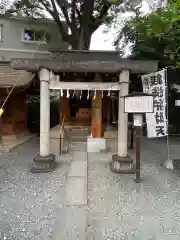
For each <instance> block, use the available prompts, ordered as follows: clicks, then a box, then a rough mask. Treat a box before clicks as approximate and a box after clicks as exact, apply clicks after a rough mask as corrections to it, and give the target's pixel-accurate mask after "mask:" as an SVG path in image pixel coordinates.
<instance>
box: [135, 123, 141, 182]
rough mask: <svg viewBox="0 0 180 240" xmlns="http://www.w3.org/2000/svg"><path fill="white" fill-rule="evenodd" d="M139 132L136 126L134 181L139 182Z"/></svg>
mask: <svg viewBox="0 0 180 240" xmlns="http://www.w3.org/2000/svg"><path fill="white" fill-rule="evenodd" d="M140 134H141V128H140V127H136V183H140Z"/></svg>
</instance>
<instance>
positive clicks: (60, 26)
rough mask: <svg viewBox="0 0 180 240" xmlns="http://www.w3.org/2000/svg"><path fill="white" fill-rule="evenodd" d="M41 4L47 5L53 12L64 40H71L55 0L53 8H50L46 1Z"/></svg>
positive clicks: (52, 14)
mask: <svg viewBox="0 0 180 240" xmlns="http://www.w3.org/2000/svg"><path fill="white" fill-rule="evenodd" d="M41 4H42V5H43V6H44V7H45V9H46V10H47V11H48V12H49V13H50V14H51V16H52V17H53V18H54V20H55V22H56V23H57V26H58V28H59V31H60V33H61V35H62V39H63V40H64V41H68V42H69V41H70V39H69V36H68V32H67V31H66V30H65V28H64V26H63V24H62V21H61V20H60V18H59V13H58V11H57V8H56V5H55V1H54V0H51V4H52V8H53V9H52V10H51V9H50V7H49V6H48V5H46V4H45V3H44V1H41Z"/></svg>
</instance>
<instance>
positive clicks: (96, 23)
mask: <svg viewBox="0 0 180 240" xmlns="http://www.w3.org/2000/svg"><path fill="white" fill-rule="evenodd" d="M111 5H112V4H110V3H108V2H107V3H105V4H104V5H103V6H102V8H101V11H100V14H99V16H98V17H97V18H95V19H94V23H93V26H92V28H93V31H95V30H96V29H97V28H98V27H99V26H100V25H101V24H102V23H103V18H104V17H105V16H106V15H107V13H108V10H109V8H110V7H111Z"/></svg>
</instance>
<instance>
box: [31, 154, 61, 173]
mask: <svg viewBox="0 0 180 240" xmlns="http://www.w3.org/2000/svg"><path fill="white" fill-rule="evenodd" d="M56 165H57V164H56V162H55V155H54V154H49V156H47V157H42V156H40V155H39V154H37V155H36V156H35V157H34V159H33V167H32V169H31V172H32V173H47V172H52V171H54V170H55V169H56Z"/></svg>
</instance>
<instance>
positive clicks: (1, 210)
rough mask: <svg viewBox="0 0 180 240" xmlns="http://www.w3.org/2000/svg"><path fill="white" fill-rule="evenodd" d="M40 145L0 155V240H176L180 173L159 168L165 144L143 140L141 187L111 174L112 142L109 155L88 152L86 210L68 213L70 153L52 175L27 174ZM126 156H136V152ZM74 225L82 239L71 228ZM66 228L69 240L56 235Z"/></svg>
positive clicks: (175, 148) (174, 147) (174, 148)
mask: <svg viewBox="0 0 180 240" xmlns="http://www.w3.org/2000/svg"><path fill="white" fill-rule="evenodd" d="M38 142H39V139H32V140H31V141H29V142H27V143H26V144H24V145H22V146H20V147H18V148H17V149H15V150H14V151H12V152H11V153H8V154H6V155H2V156H0V165H1V167H0V239H2V240H3V239H7V240H50V239H52V240H57V239H58V240H66V239H68V240H85V239H86V240H95V239H97V240H104V239H105V240H108V239H109V240H110V239H111V240H141V239H142V240H176V239H177V240H179V239H180V227H179V226H180V190H179V186H180V174H179V173H172V172H169V171H168V170H166V169H164V168H162V167H161V166H160V163H161V162H163V161H164V160H166V158H167V148H166V145H165V141H162V140H160V141H159V140H158V141H156V140H154V141H152V140H151V141H147V140H145V139H142V141H141V142H142V151H141V159H142V165H141V177H142V180H141V183H140V184H136V183H135V182H134V176H133V175H117V174H113V173H112V172H110V170H109V161H110V160H111V155H112V153H113V152H115V151H116V144H115V143H113V142H111V145H112V148H111V150H112V152H109V153H101V154H93V153H89V154H88V205H87V206H84V207H81V208H78V206H76V207H75V208H67V207H66V202H65V189H66V183H67V178H68V170H69V167H70V165H71V162H72V160H73V154H72V153H71V154H68V155H64V156H63V158H61V159H60V160H59V167H58V168H57V170H56V171H54V172H52V173H46V174H32V173H30V172H29V169H30V167H31V164H32V157H33V156H34V155H35V154H36V152H37V151H38V150H39V143H38ZM81 145H82V143H78V144H74V145H73V146H72V149H73V151H78V150H79V151H80V150H84V146H83V147H81ZM113 147H114V149H113ZM130 154H131V155H132V156H133V157H134V156H135V153H134V151H131V152H130ZM179 154H180V148H179V142H177V141H175V142H174V141H173V142H172V143H171V147H170V155H171V156H173V158H177V157H178V156H179ZM65 219H66V220H65ZM75 222H76V226H77V225H78V228H79V232H80V234H77V231H76V230H75V229H74V227H73V226H74V223H75ZM65 224H66V225H65ZM67 224H69V228H70V229H69V230H68V231H69V233H68V234H69V235H67V234H59V235H58V231H59V232H61V233H62V232H63V231H64V232H65V228H67ZM70 224H71V225H70ZM85 225H86V227H85ZM84 229H86V234H87V235H86V238H85V237H84V232H83V231H84ZM81 230H82V231H81ZM70 232H71V235H70ZM53 236H56V237H53ZM57 236H64V237H61V238H59V237H57Z"/></svg>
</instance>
